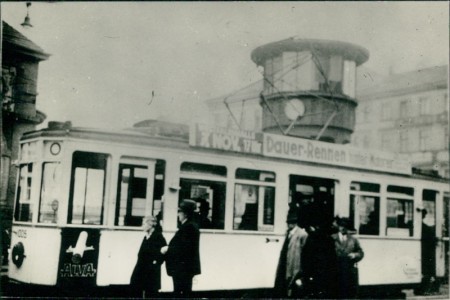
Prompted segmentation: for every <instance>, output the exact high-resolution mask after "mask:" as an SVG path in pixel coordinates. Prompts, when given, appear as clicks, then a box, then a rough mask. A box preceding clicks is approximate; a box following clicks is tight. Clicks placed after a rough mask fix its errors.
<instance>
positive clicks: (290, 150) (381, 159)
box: [263, 133, 412, 174]
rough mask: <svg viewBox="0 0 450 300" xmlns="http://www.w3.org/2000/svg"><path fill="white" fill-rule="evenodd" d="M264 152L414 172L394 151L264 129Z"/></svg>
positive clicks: (273, 155) (316, 160) (343, 164)
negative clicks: (295, 136) (270, 132)
mask: <svg viewBox="0 0 450 300" xmlns="http://www.w3.org/2000/svg"><path fill="white" fill-rule="evenodd" d="M263 145H264V146H263V155H264V156H269V157H278V158H287V159H293V160H299V161H307V162H316V163H324V164H331V165H337V166H344V167H354V168H362V169H370V170H377V171H384V172H390V173H396V174H411V172H412V169H411V165H410V163H409V162H408V161H406V160H404V159H401V158H399V157H398V155H397V154H395V153H390V152H383V151H366V149H360V148H356V147H350V146H348V145H339V144H331V143H325V142H319V141H313V140H307V139H301V138H293V137H287V136H282V135H276V134H268V133H264V141H263Z"/></svg>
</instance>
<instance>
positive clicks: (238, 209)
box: [233, 169, 275, 231]
mask: <svg viewBox="0 0 450 300" xmlns="http://www.w3.org/2000/svg"><path fill="white" fill-rule="evenodd" d="M236 179H237V180H246V181H248V180H251V181H258V182H261V183H263V182H275V173H273V172H264V171H257V170H249V169H237V170H236ZM261 183H260V184H258V183H255V184H247V183H245V184H244V183H237V184H236V185H235V189H234V218H233V229H234V230H254V231H273V225H274V214H275V187H273V186H262V185H261Z"/></svg>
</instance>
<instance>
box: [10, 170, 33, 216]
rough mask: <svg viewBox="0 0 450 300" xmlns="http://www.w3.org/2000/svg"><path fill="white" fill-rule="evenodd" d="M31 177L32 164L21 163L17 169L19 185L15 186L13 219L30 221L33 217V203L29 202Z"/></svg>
mask: <svg viewBox="0 0 450 300" xmlns="http://www.w3.org/2000/svg"><path fill="white" fill-rule="evenodd" d="M32 179H33V164H32V163H30V164H23V165H21V166H20V171H19V186H18V188H17V198H16V199H17V200H16V210H15V216H14V217H15V220H16V221H22V222H31V220H32V218H33V205H32V203H31V183H32Z"/></svg>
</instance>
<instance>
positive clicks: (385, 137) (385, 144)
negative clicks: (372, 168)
mask: <svg viewBox="0 0 450 300" xmlns="http://www.w3.org/2000/svg"><path fill="white" fill-rule="evenodd" d="M396 141H397V132H396V131H382V132H381V149H382V150H385V151H397V148H396V145H397V143H396Z"/></svg>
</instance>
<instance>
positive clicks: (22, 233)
mask: <svg viewBox="0 0 450 300" xmlns="http://www.w3.org/2000/svg"><path fill="white" fill-rule="evenodd" d="M13 233H15V234H17V237H20V238H23V239H26V238H27V230H26V229H18V230H17V231H13Z"/></svg>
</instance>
